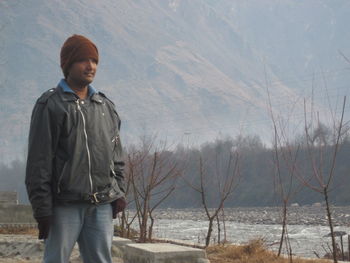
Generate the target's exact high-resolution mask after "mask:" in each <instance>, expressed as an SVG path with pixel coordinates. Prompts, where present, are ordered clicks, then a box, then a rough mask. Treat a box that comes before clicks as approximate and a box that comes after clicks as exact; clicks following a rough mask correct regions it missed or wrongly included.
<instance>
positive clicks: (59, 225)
mask: <svg viewBox="0 0 350 263" xmlns="http://www.w3.org/2000/svg"><path fill="white" fill-rule="evenodd" d="M112 238H113V219H112V207H111V205H110V204H103V205H94V204H82V203H79V204H67V205H57V206H55V207H54V210H53V222H52V226H51V228H50V232H49V235H48V238H47V239H46V240H45V252H44V261H43V262H44V263H68V262H69V257H70V255H71V253H72V250H73V247H74V245H75V243H76V242H78V244H79V250H80V255H81V257H82V259H83V261H84V263H112V257H111V247H112Z"/></svg>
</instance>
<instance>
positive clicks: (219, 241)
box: [216, 213, 221, 244]
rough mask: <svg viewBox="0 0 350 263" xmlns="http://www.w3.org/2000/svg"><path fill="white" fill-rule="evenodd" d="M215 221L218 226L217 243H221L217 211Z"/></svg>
mask: <svg viewBox="0 0 350 263" xmlns="http://www.w3.org/2000/svg"><path fill="white" fill-rule="evenodd" d="M216 223H217V226H218V244H220V243H221V235H220V234H221V228H220V219H219V213H218V214H217V215H216Z"/></svg>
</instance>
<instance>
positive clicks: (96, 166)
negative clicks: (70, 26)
mask: <svg viewBox="0 0 350 263" xmlns="http://www.w3.org/2000/svg"><path fill="white" fill-rule="evenodd" d="M98 60H99V56H98V50H97V48H96V46H95V45H94V44H93V43H92V42H91V41H90V40H89V39H87V38H85V37H83V36H80V35H73V36H71V37H70V38H68V39H67V40H66V42H65V43H64V44H63V46H62V49H61V68H62V71H63V74H64V79H62V80H61V81H60V82H59V84H58V86H57V87H56V88H54V89H51V90H49V91H47V92H45V93H44V94H43V95H42V96H41V97H40V98H39V99H38V100H37V102H36V104H35V106H34V109H33V113H32V118H31V124H30V132H29V146H28V160H27V168H26V180H25V182H26V187H27V191H28V196H29V200H30V202H31V205H32V208H33V213H34V217H35V219H36V220H37V222H38V229H39V239H45V252H44V262H45V263H49V262H55V263H57V262H61V263H65V262H69V257H70V254H71V252H72V249H73V247H74V245H75V243H76V242H78V244H79V249H80V253H81V256H82V259H83V261H84V262H85V263H90V262H91V263H92V262H94V263H99V262H100V263H111V262H112V260H111V245H112V237H113V220H112V218H116V215H117V213H118V212H120V211H122V210H124V208H125V205H126V201H125V188H124V176H123V167H124V162H123V160H122V147H121V143H120V138H119V128H120V119H119V116H118V114H117V112H116V111H115V109H114V104H113V103H112V102H111V101H110V100H109V99H108V98H106V96H105V95H104V94H103V93H101V92H97V91H96V90H95V89H94V88H93V87H92V86H91V85H90V83H91V82H92V81H93V79H94V77H95V74H96V69H97V65H98Z"/></svg>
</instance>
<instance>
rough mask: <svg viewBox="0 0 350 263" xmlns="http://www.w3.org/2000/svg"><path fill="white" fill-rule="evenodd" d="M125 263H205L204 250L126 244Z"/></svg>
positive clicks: (171, 245)
mask: <svg viewBox="0 0 350 263" xmlns="http://www.w3.org/2000/svg"><path fill="white" fill-rule="evenodd" d="M124 261H125V262H127V263H206V262H209V260H207V255H206V253H205V251H204V250H202V249H198V248H191V247H184V246H179V245H173V244H166V243H152V244H127V245H126V246H125V250H124Z"/></svg>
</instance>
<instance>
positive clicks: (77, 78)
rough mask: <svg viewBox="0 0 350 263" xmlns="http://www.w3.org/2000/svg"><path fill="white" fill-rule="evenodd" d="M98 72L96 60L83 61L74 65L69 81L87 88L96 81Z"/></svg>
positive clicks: (70, 71)
mask: <svg viewBox="0 0 350 263" xmlns="http://www.w3.org/2000/svg"><path fill="white" fill-rule="evenodd" d="M96 70H97V64H96V61H95V60H94V59H83V60H80V61H77V62H74V63H73V64H72V66H71V67H70V69H69V73H68V76H67V79H68V80H69V81H71V82H73V83H75V84H76V85H79V86H87V85H89V84H90V83H91V82H92V81H93V80H94V77H95V74H96Z"/></svg>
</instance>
